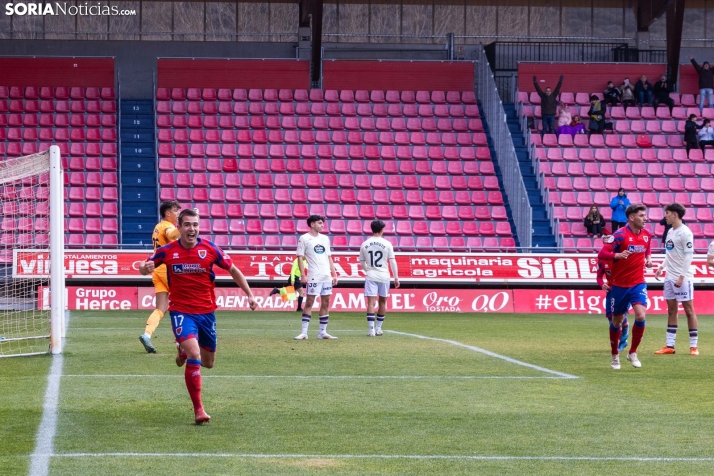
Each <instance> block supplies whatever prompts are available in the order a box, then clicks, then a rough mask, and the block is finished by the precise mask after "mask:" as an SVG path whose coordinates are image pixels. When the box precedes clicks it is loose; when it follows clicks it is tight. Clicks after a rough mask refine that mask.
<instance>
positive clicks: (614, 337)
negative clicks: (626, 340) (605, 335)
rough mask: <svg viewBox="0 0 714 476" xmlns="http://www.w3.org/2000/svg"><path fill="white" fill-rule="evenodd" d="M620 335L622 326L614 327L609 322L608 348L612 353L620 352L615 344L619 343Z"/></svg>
mask: <svg viewBox="0 0 714 476" xmlns="http://www.w3.org/2000/svg"><path fill="white" fill-rule="evenodd" d="M620 337H622V327H619V328H617V329H614V328H613V327H612V324H610V350H611V351H612V355H617V354H619V353H620V351H619V350H617V346H618V345H619V344H620Z"/></svg>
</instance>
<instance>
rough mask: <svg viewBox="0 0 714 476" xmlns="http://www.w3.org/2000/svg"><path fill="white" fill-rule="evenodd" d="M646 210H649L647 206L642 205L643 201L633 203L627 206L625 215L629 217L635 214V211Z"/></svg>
mask: <svg viewBox="0 0 714 476" xmlns="http://www.w3.org/2000/svg"><path fill="white" fill-rule="evenodd" d="M645 210H647V207H646V206H644V205H642V204H641V203H637V204H633V205H630V206H629V207H627V209H626V210H625V216H626V217H627V218H628V219H629V218H630V215H634V214H635V213H640V212H644V211H645Z"/></svg>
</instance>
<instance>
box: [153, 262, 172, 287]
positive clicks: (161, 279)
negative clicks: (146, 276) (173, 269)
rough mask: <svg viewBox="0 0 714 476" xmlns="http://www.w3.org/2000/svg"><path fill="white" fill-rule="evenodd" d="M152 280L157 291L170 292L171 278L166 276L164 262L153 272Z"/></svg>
mask: <svg viewBox="0 0 714 476" xmlns="http://www.w3.org/2000/svg"><path fill="white" fill-rule="evenodd" d="M151 281H152V282H153V283H154V292H155V293H168V292H169V280H168V277H167V276H166V265H165V264H162V265H161V266H159V267H158V268H156V269H154V272H153V273H151Z"/></svg>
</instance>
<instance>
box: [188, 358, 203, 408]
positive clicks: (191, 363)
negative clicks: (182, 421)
mask: <svg viewBox="0 0 714 476" xmlns="http://www.w3.org/2000/svg"><path fill="white" fill-rule="evenodd" d="M184 379H185V380H186V389H187V390H188V395H189V396H190V397H191V401H192V402H193V411H194V412H196V411H198V410H200V409H202V408H203V402H201V361H200V360H194V359H188V360H187V361H186V370H185V371H184Z"/></svg>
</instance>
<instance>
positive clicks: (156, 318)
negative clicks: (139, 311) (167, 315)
mask: <svg viewBox="0 0 714 476" xmlns="http://www.w3.org/2000/svg"><path fill="white" fill-rule="evenodd" d="M162 317H164V311H160V310H158V309H154V312H152V313H151V315H150V316H149V319H148V320H147V321H146V327H145V328H144V335H145V336H146V337H151V334H153V333H154V331H155V330H156V328H157V327H159V322H160V321H161V318H162Z"/></svg>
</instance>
